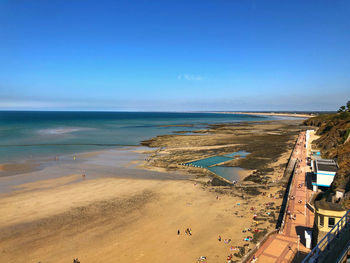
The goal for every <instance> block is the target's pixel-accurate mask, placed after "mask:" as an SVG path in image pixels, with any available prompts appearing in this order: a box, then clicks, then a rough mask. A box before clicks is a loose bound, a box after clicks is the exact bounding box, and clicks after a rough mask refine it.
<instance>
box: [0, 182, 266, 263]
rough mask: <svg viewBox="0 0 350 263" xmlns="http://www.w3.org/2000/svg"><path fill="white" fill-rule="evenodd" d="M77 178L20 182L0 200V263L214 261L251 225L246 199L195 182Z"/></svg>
mask: <svg viewBox="0 0 350 263" xmlns="http://www.w3.org/2000/svg"><path fill="white" fill-rule="evenodd" d="M79 178H80V176H77V175H70V176H66V177H62V178H59V179H51V180H45V181H44V182H41V181H39V182H37V183H30V184H26V185H23V186H21V187H22V189H23V190H22V191H21V192H16V193H15V194H7V195H6V196H3V197H2V198H1V199H0V213H1V215H2V217H1V218H0V226H1V230H0V237H1V238H0V240H1V241H0V249H1V250H0V262H39V261H41V262H72V259H73V258H74V257H79V259H81V261H82V262H194V261H195V260H196V258H197V257H199V256H202V255H204V256H207V258H208V260H207V262H218V261H219V262H220V261H223V260H224V259H225V257H226V255H227V254H229V253H230V249H229V248H230V246H231V245H242V244H243V242H242V241H241V238H242V237H243V236H245V235H247V234H244V233H242V229H243V228H248V227H251V220H250V219H251V218H252V216H253V213H254V212H253V211H250V210H249V208H250V206H249V205H248V204H247V202H246V201H244V200H242V199H241V198H240V197H234V196H231V195H222V194H217V193H216V192H210V191H208V189H206V188H204V187H202V184H201V183H200V182H198V183H197V184H196V185H195V183H194V182H193V181H164V180H162V181H159V180H133V179H115V178H104V179H96V180H82V179H80V180H79ZM67 183H70V184H67ZM209 190H210V189H209ZM216 195H219V199H218V200H217V199H216ZM267 200H268V199H267ZM237 202H239V203H240V205H237ZM259 203H263V202H262V200H261V201H260V202H257V203H255V205H256V206H258V204H259ZM235 212H238V214H237V215H235V214H234V213H235ZM266 225H267V224H266V223H263V224H262V225H261V227H265V226H266ZM186 228H191V229H192V236H189V235H185V233H184V230H185V229H186ZM178 229H179V230H180V231H181V234H180V235H179V236H178V235H177V230H178ZM218 235H221V236H222V238H223V239H229V238H230V239H232V241H231V242H230V244H225V243H224V242H223V241H222V242H219V241H218V239H217V238H218ZM250 247H252V245H250Z"/></svg>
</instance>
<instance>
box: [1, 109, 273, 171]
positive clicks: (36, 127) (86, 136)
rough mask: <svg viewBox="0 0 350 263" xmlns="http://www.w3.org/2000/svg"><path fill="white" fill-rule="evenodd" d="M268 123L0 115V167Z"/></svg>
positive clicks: (128, 115) (245, 118) (155, 115)
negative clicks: (222, 126)
mask: <svg viewBox="0 0 350 263" xmlns="http://www.w3.org/2000/svg"><path fill="white" fill-rule="evenodd" d="M272 119H276V117H272V116H253V115H243V114H221V113H180V112H86V111H84V112H77V111H74V112H68V111H0V164H1V163H8V162H18V161H21V160H28V159H29V160H30V159H35V158H38V157H40V158H54V157H55V156H59V155H65V154H75V153H81V152H89V151H97V150H102V149H109V148H118V147H125V146H139V145H140V143H141V141H143V140H146V139H150V138H153V137H155V136H157V135H163V134H173V133H175V132H179V131H184V132H186V133H191V132H192V131H193V130H198V129H203V128H206V127H208V125H210V124H214V123H238V122H249V121H262V120H272ZM176 125H179V126H176ZM181 125H192V126H181Z"/></svg>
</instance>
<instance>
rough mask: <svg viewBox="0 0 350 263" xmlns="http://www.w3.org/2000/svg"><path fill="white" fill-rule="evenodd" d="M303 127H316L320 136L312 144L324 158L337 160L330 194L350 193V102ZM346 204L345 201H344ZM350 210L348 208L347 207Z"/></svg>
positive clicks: (305, 123)
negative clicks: (341, 190)
mask: <svg viewBox="0 0 350 263" xmlns="http://www.w3.org/2000/svg"><path fill="white" fill-rule="evenodd" d="M304 125H308V126H316V127H318V129H317V135H319V136H320V138H319V139H317V140H316V141H315V142H314V144H315V145H316V147H317V148H319V149H320V150H321V153H322V156H324V157H325V158H337V162H338V165H339V170H338V172H337V175H336V177H335V179H334V181H333V183H332V186H331V189H330V192H334V190H335V189H337V188H340V189H344V190H345V191H346V192H349V191H350V140H348V138H349V134H350V101H348V102H347V104H346V107H345V106H342V107H340V109H339V111H338V113H335V114H324V115H319V116H316V117H313V118H310V119H308V120H306V121H305V122H304ZM345 203H347V200H345ZM349 208H350V207H349Z"/></svg>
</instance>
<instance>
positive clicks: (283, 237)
mask: <svg viewBox="0 0 350 263" xmlns="http://www.w3.org/2000/svg"><path fill="white" fill-rule="evenodd" d="M305 139H306V138H305V132H301V133H300V134H299V137H298V141H297V144H296V147H295V149H294V152H293V155H292V158H296V159H297V164H296V170H295V173H294V177H293V181H292V187H291V191H290V194H289V203H288V207H287V210H286V211H290V213H291V215H292V217H294V216H295V219H293V218H290V217H289V216H286V222H285V224H284V228H283V230H282V231H281V232H282V233H278V234H274V235H272V236H270V237H269V238H268V239H267V240H266V242H265V243H264V244H263V245H262V246H261V247H260V248H259V250H258V251H257V252H256V253H255V257H256V259H257V260H256V261H255V262H264V263H265V262H267V263H270V262H271V263H272V262H273V263H275V262H276V263H277V262H291V261H292V260H293V259H294V257H295V256H296V253H297V251H298V235H300V238H301V242H300V245H299V249H300V251H303V252H309V251H310V250H309V249H307V248H306V247H305V246H304V244H305V241H304V231H305V229H308V228H312V226H313V221H314V215H313V213H312V212H311V211H310V210H309V209H307V208H306V206H305V204H306V202H307V201H308V200H309V199H310V197H311V194H312V190H309V189H307V187H306V180H305V176H306V171H308V167H307V165H306V156H307V154H306V149H305ZM293 196H294V198H291V197H293ZM300 200H301V202H300ZM253 262H254V261H253Z"/></svg>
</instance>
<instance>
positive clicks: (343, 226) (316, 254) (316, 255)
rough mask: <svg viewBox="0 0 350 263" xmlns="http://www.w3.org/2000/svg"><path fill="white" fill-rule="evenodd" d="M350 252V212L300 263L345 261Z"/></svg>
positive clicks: (339, 262) (349, 211)
mask: <svg viewBox="0 0 350 263" xmlns="http://www.w3.org/2000/svg"><path fill="white" fill-rule="evenodd" d="M349 251H350V210H348V211H347V212H346V214H345V215H344V216H343V217H342V218H341V219H340V220H339V222H338V223H337V224H336V225H335V226H334V227H333V228H332V229H331V230H330V231H329V232H328V233H327V234H326V235H325V236H324V237H323V238H322V240H321V241H320V242H319V243H318V244H317V245H316V246H315V247H314V248H313V249H312V251H311V252H310V253H309V254H308V255H307V256H306V258H305V259H304V260H303V261H302V263H323V262H337V263H342V262H346V261H347V257H348V253H349Z"/></svg>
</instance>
